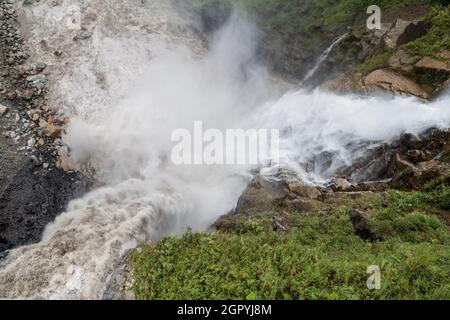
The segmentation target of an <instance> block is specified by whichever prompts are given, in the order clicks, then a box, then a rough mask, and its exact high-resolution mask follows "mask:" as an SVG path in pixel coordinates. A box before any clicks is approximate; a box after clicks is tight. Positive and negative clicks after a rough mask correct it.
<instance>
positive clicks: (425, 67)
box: [415, 57, 450, 72]
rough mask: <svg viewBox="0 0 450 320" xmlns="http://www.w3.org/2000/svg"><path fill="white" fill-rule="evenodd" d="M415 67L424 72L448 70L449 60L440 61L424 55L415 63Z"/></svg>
mask: <svg viewBox="0 0 450 320" xmlns="http://www.w3.org/2000/svg"><path fill="white" fill-rule="evenodd" d="M415 69H416V70H418V71H424V72H450V61H440V60H436V59H433V58H430V57H424V58H422V59H421V60H420V61H419V62H417V63H416V65H415Z"/></svg>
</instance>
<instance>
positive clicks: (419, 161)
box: [338, 129, 450, 190]
mask: <svg viewBox="0 0 450 320" xmlns="http://www.w3.org/2000/svg"><path fill="white" fill-rule="evenodd" d="M449 155H450V131H449V130H447V129H446V130H440V129H430V130H428V131H427V132H424V133H423V134H421V135H420V136H415V135H412V134H406V133H405V134H403V135H402V136H401V137H400V139H399V140H398V141H395V142H393V143H392V144H390V145H388V144H382V145H380V146H378V147H376V148H373V149H371V150H368V151H367V153H366V155H365V156H363V157H362V158H361V159H357V160H356V161H355V162H354V163H353V165H352V166H350V167H346V168H342V169H341V170H339V171H338V174H339V175H342V176H345V177H347V179H349V180H352V181H353V182H355V183H357V184H359V185H358V187H360V188H361V189H362V190H366V189H371V188H373V187H376V188H378V187H379V186H380V184H379V183H377V184H373V183H371V184H367V183H365V185H363V186H362V185H361V184H362V183H363V182H367V181H379V180H384V181H385V182H383V183H381V187H383V186H384V187H388V186H391V187H394V188H397V189H401V190H421V189H422V188H423V187H424V186H425V185H426V183H428V182H429V181H430V180H433V179H434V178H436V177H438V176H440V175H442V174H445V172H446V171H447V170H449V164H448V161H440V162H438V161H439V160H440V159H444V160H446V159H448V158H449ZM386 181H387V182H386Z"/></svg>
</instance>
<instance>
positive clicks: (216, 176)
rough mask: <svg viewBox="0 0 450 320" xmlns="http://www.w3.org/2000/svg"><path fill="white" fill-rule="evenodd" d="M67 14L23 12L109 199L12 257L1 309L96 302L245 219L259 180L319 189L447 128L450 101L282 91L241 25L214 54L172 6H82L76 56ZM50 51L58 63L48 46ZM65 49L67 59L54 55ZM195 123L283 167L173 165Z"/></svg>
mask: <svg viewBox="0 0 450 320" xmlns="http://www.w3.org/2000/svg"><path fill="white" fill-rule="evenodd" d="M64 3H65V2H64ZM64 3H63V4H62V5H60V6H56V7H53V6H52V5H51V4H50V1H41V2H40V3H39V4H35V5H34V6H32V7H29V8H25V9H24V10H25V11H24V14H26V17H24V19H25V18H26V19H27V25H28V30H27V32H28V33H29V34H30V35H31V36H30V37H29V39H30V40H29V41H30V43H31V44H33V43H34V44H35V45H36V47H35V50H36V54H38V55H41V56H43V57H48V58H47V59H48V60H46V62H47V63H48V64H49V66H50V67H49V70H54V71H55V73H53V74H49V77H50V78H51V82H50V85H51V88H50V89H51V90H50V99H51V101H52V102H53V103H54V104H55V105H58V106H60V111H61V112H63V113H65V114H70V116H71V123H70V125H69V127H68V129H67V134H66V135H65V138H64V139H65V142H66V143H67V145H68V146H69V147H70V149H71V153H72V157H73V160H74V161H75V163H76V165H77V166H78V167H79V168H81V169H82V168H84V167H87V166H89V167H95V169H96V172H97V175H96V179H97V180H98V181H99V186H98V187H97V188H96V189H95V190H92V191H91V192H90V193H89V194H87V195H86V196H84V197H82V198H81V199H76V200H74V201H72V202H71V203H70V204H69V206H68V208H67V210H66V212H65V213H63V214H61V215H60V216H59V217H58V218H57V219H56V220H55V221H54V222H53V223H52V224H50V225H49V226H48V227H47V229H46V231H45V234H44V236H43V239H42V241H41V242H40V243H38V244H35V245H30V246H26V247H22V248H18V249H15V250H12V251H11V252H10V253H9V255H8V257H7V259H6V260H5V261H4V262H3V263H2V266H1V269H0V298H29V299H35V298H49V299H96V298H100V297H101V295H102V291H103V289H104V285H105V281H106V279H107V277H108V275H109V274H110V273H111V272H112V271H113V269H114V267H115V264H116V263H117V261H118V259H119V258H120V256H121V255H122V254H123V253H124V252H125V251H126V250H127V249H129V248H133V247H135V246H137V245H139V244H140V243H143V242H146V241H157V240H158V239H160V238H161V237H164V236H166V235H168V234H172V233H175V234H179V233H182V232H184V231H185V230H186V228H187V227H192V228H193V229H194V230H207V229H208V228H209V226H210V225H211V223H212V222H214V221H215V220H216V219H217V218H218V217H219V216H220V215H223V214H225V213H227V212H229V211H230V210H232V209H233V208H234V207H235V205H236V203H237V199H238V197H239V196H240V194H241V193H242V191H243V190H244V189H245V187H246V185H247V184H248V182H249V181H250V180H251V178H252V174H251V173H252V172H254V171H255V170H260V169H263V171H264V172H265V173H267V172H270V170H271V169H275V168H277V167H278V166H288V167H290V168H292V169H293V170H295V171H296V172H297V174H298V175H299V176H300V177H301V178H302V179H303V180H304V181H305V182H309V183H321V182H323V181H325V180H326V179H328V178H329V177H331V176H332V173H333V170H334V169H336V168H338V167H339V166H340V165H342V164H345V163H346V164H349V163H351V161H352V160H353V159H354V158H355V157H356V156H358V154H355V152H354V151H351V150H350V149H349V148H348V146H349V145H351V144H352V143H359V142H361V141H386V142H389V141H391V140H392V139H395V138H397V137H398V136H399V135H400V134H401V133H402V132H404V131H408V132H412V133H418V132H420V131H422V130H424V129H426V128H428V127H430V126H442V127H448V126H450V96H449V95H447V96H443V97H442V98H440V99H437V100H436V101H434V102H432V103H429V104H425V103H423V102H421V101H419V100H417V99H415V98H406V97H395V98H392V97H361V96H357V95H345V96H342V95H336V94H333V93H329V92H323V91H320V90H315V91H313V92H310V91H305V90H303V89H296V90H288V89H283V85H280V84H279V82H277V81H274V80H273V79H272V78H271V76H270V74H268V72H267V71H266V69H265V68H264V67H263V66H260V65H259V64H258V63H257V61H256V60H255V59H254V53H255V52H254V49H255V45H256V41H257V32H256V30H255V27H254V26H253V25H252V24H250V23H248V22H246V21H245V20H244V19H242V18H241V17H237V16H235V17H233V18H232V19H231V20H230V22H229V23H228V24H227V25H226V26H225V27H224V28H223V29H222V30H221V31H220V32H219V33H218V34H217V35H216V36H215V37H214V39H213V40H212V42H211V45H210V46H209V48H208V50H206V48H205V46H204V43H203V42H202V41H201V40H200V39H198V38H196V37H195V35H193V34H192V33H190V32H189V30H190V29H189V27H188V26H189V21H186V20H185V18H183V16H179V15H178V14H177V13H176V12H175V11H174V10H172V9H171V8H170V7H168V6H167V2H164V1H147V2H145V3H143V2H141V1H131V0H130V1H121V2H120V3H115V2H114V4H112V3H109V2H108V3H107V2H105V1H82V0H79V1H72V3H77V4H79V5H80V7H81V8H82V9H83V10H82V13H83V14H84V15H85V16H86V17H87V18H89V19H87V18H86V21H87V22H88V25H87V26H86V28H85V30H82V31H86V30H88V31H89V32H91V34H90V36H89V37H88V38H86V39H84V40H82V41H78V42H77V43H76V44H74V43H73V41H72V40H70V37H67V34H68V33H71V32H74V33H76V32H80V31H79V30H78V31H71V30H66V29H65V27H64V26H59V27H58V28H56V29H55V27H54V26H52V24H51V23H48V24H46V23H45V21H44V20H43V19H39V17H40V15H44V12H45V14H47V15H49V14H55V15H56V14H63V12H65V11H64V5H65V4H64ZM50 21H52V20H50ZM71 36H73V35H72V34H71ZM42 39H44V40H45V41H46V46H47V47H48V48H51V49H50V50H48V52H47V51H46V50H44V49H43V47H42V46H41V45H38V44H39V43H41V42H42ZM57 48H63V51H64V52H65V53H64V55H63V57H62V58H55V57H54V56H53V55H50V54H49V53H51V52H52V51H53V49H57ZM52 77H53V78H52ZM196 120H202V121H203V123H204V125H205V127H208V128H217V129H220V130H224V129H226V128H257V129H258V128H268V129H279V130H280V131H281V132H282V135H281V141H280V147H281V158H280V161H279V163H272V164H271V167H269V168H258V167H255V166H230V165H228V166H177V165H175V164H173V163H172V162H171V161H170V159H169V158H170V151H171V149H172V147H173V145H174V144H173V142H172V141H171V140H170V138H171V133H172V132H173V130H175V129H178V128H186V129H190V128H192V126H193V123H194V121H196ZM324 151H329V152H331V153H332V154H334V155H335V156H334V159H333V161H334V162H333V165H332V166H331V168H330V169H328V171H327V172H307V171H306V170H305V169H304V168H303V166H302V164H303V163H306V162H307V161H308V160H310V159H312V158H313V157H314V156H315V155H318V154H320V153H322V152H324Z"/></svg>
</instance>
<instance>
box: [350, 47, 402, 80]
mask: <svg viewBox="0 0 450 320" xmlns="http://www.w3.org/2000/svg"><path fill="white" fill-rule="evenodd" d="M393 53H394V52H393V50H389V51H386V52H383V53H380V54H378V55H375V56H373V57H372V58H369V59H367V60H366V61H365V62H364V63H362V64H360V65H359V66H358V68H357V69H358V72H360V73H362V74H364V75H367V74H369V73H371V72H372V71H375V70H378V69H382V68H386V67H388V66H389V64H388V61H389V58H390V57H391V56H392V54H393Z"/></svg>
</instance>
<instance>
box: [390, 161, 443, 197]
mask: <svg viewBox="0 0 450 320" xmlns="http://www.w3.org/2000/svg"><path fill="white" fill-rule="evenodd" d="M445 170H447V169H446V167H444V166H441V165H439V163H438V162H437V161H436V160H431V161H425V162H421V163H419V164H418V165H417V166H416V165H414V164H413V163H411V162H409V161H407V160H404V159H402V158H401V156H400V155H399V154H397V155H396V157H395V158H394V159H393V161H392V163H391V168H390V172H391V175H392V176H393V178H392V182H391V186H392V187H394V188H397V189H400V190H407V191H408V190H422V189H423V188H424V187H425V185H426V184H427V183H428V182H430V181H432V180H434V179H436V178H438V177H439V176H441V175H442V174H443V172H444V171H445Z"/></svg>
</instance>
